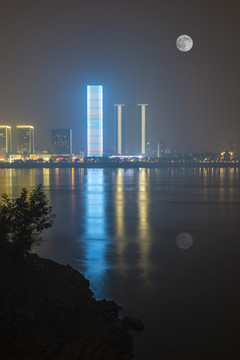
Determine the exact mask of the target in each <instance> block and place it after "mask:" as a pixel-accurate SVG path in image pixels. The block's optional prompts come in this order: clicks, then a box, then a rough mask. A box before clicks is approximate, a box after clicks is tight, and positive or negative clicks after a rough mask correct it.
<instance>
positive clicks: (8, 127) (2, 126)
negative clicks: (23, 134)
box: [0, 125, 11, 129]
mask: <svg viewBox="0 0 240 360" xmlns="http://www.w3.org/2000/svg"><path fill="white" fill-rule="evenodd" d="M0 128H1V129H6V128H7V129H11V126H8V125H0Z"/></svg>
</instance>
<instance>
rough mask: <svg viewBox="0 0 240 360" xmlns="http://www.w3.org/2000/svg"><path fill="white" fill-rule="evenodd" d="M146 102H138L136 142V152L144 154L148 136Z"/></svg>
mask: <svg viewBox="0 0 240 360" xmlns="http://www.w3.org/2000/svg"><path fill="white" fill-rule="evenodd" d="M147 130H148V104H138V127H137V143H138V154H139V155H146V152H147V138H148V132H147Z"/></svg>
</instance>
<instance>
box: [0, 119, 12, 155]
mask: <svg viewBox="0 0 240 360" xmlns="http://www.w3.org/2000/svg"><path fill="white" fill-rule="evenodd" d="M10 152H11V126H7V125H0V153H5V154H8V153H10Z"/></svg>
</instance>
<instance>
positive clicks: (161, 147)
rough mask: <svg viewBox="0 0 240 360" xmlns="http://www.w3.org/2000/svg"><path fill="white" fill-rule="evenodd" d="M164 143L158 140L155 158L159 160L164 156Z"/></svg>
mask: <svg viewBox="0 0 240 360" xmlns="http://www.w3.org/2000/svg"><path fill="white" fill-rule="evenodd" d="M165 149H166V148H165V143H164V141H163V140H159V141H158V146H157V157H158V158H161V157H164V155H165Z"/></svg>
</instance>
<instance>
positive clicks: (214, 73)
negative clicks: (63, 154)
mask: <svg viewBox="0 0 240 360" xmlns="http://www.w3.org/2000/svg"><path fill="white" fill-rule="evenodd" d="M239 19H240V2H239V1H237V0H201V1H200V0H189V1H188V0H156V1H151V0H148V1H144V2H141V1H136V0H135V1H131V0H128V1H126V2H125V1H114V0H111V1H104V0H102V1H100V0H91V1H90V0H88V1H85V0H56V1H55V0H47V1H45V0H39V1H38V0H1V1H0V49H1V56H0V123H1V124H7V125H11V126H13V127H14V126H15V125H17V124H31V125H34V126H35V129H36V145H37V146H39V147H45V148H49V147H50V129H51V128H58V127H59V128H61V127H71V128H72V129H73V140H74V143H75V144H76V143H78V144H80V145H82V146H84V145H85V139H86V85H87V84H102V85H103V87H104V88H103V91H104V134H105V138H104V145H105V149H111V147H112V145H113V144H112V141H113V104H114V103H116V102H121V103H122V102H123V103H126V129H127V131H126V136H127V139H126V145H127V148H128V149H129V151H134V147H135V145H136V120H137V102H144V103H148V104H149V140H150V143H155V142H157V141H158V140H159V139H163V140H165V142H166V144H167V145H168V146H169V147H172V146H178V147H180V149H182V150H185V148H186V147H188V146H191V147H193V148H194V149H195V150H197V151H199V150H215V149H216V145H217V144H221V143H223V142H224V141H225V139H227V138H229V137H233V138H236V137H240V96H239V95H240V43H239V35H240V27H239ZM181 34H188V35H190V36H191V37H192V38H193V41H194V46H193V48H192V50H191V51H190V52H188V53H182V52H180V51H179V50H178V49H177V48H176V39H177V37H178V36H179V35H181ZM14 130H15V129H14Z"/></svg>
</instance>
